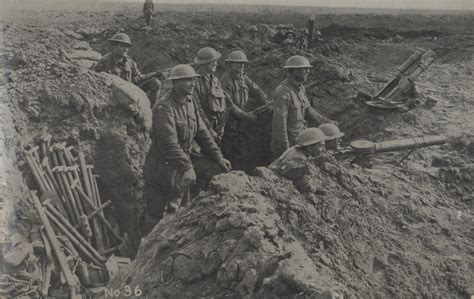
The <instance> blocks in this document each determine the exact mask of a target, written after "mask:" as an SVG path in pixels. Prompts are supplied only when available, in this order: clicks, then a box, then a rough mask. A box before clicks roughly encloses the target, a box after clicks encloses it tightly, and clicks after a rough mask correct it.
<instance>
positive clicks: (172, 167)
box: [143, 91, 223, 229]
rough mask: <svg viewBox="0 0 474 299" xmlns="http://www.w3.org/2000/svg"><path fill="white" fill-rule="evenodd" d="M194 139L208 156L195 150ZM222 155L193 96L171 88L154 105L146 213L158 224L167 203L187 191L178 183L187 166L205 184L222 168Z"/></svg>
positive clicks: (145, 172)
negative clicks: (178, 93)
mask: <svg viewBox="0 0 474 299" xmlns="http://www.w3.org/2000/svg"><path fill="white" fill-rule="evenodd" d="M194 141H195V142H196V143H197V144H198V145H199V146H200V147H201V152H202V153H203V154H204V155H205V157H204V156H201V155H194V154H193V152H192V150H193V146H192V144H193V142H194ZM222 159H223V156H222V153H221V151H220V149H219V148H218V147H217V145H216V143H215V142H214V140H213V139H212V137H211V135H210V134H209V131H208V130H207V128H206V125H205V124H204V122H203V119H202V117H201V116H200V114H199V112H198V106H197V104H196V101H195V100H194V98H193V97H192V96H188V97H186V98H185V99H184V100H179V98H178V97H177V96H176V94H175V93H174V92H173V91H171V92H170V93H169V95H168V97H167V98H166V99H164V100H163V101H160V103H159V104H157V105H156V106H155V107H154V109H153V127H152V144H151V147H150V150H149V151H148V154H147V157H146V160H145V166H144V170H143V177H144V180H145V192H144V200H145V204H146V214H147V217H148V218H151V219H153V221H154V222H155V224H156V223H157V222H158V221H159V220H160V219H161V218H162V217H163V213H164V211H165V208H166V206H167V204H168V203H169V202H173V201H175V200H176V199H178V198H180V197H182V196H183V194H184V193H186V192H187V191H188V190H183V189H182V188H180V186H178V184H177V182H179V180H180V178H181V177H182V176H183V174H184V173H185V172H186V171H187V170H189V169H191V168H194V170H195V172H196V177H197V184H198V185H201V186H205V184H207V182H208V181H209V179H210V178H211V177H212V176H213V175H215V174H217V173H220V172H223V170H222V168H221V167H220V166H219V165H218V164H217V162H218V161H220V160H222ZM149 229H150V228H149Z"/></svg>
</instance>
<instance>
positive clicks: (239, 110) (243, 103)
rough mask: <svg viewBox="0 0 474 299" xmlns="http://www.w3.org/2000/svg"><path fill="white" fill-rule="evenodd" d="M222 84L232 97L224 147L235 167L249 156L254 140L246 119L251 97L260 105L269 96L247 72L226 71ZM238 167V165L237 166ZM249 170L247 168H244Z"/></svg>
mask: <svg viewBox="0 0 474 299" xmlns="http://www.w3.org/2000/svg"><path fill="white" fill-rule="evenodd" d="M221 82H222V86H223V88H224V90H225V92H226V93H227V94H228V95H229V97H230V99H231V104H232V106H231V108H230V110H229V117H228V119H227V123H226V127H225V133H224V137H223V141H222V149H223V151H224V154H225V155H226V157H227V158H228V159H229V160H230V161H231V162H232V165H234V168H236V166H237V165H239V164H242V163H243V162H244V161H245V160H246V158H249V157H250V155H249V153H250V152H251V147H252V145H253V142H252V140H251V137H252V136H251V134H249V129H250V128H251V126H252V125H254V124H251V123H249V122H248V121H247V120H246V117H247V111H248V110H249V109H248V108H249V100H250V98H252V99H254V100H255V101H256V104H257V105H258V106H262V105H265V104H267V102H268V100H267V96H266V95H265V93H264V92H263V91H262V89H261V88H260V87H259V86H258V85H257V84H255V82H253V81H252V80H251V79H250V78H249V77H248V76H247V75H245V74H235V73H231V72H227V73H225V74H224V75H223V76H222V78H221ZM237 168H238V167H237ZM244 170H247V169H244Z"/></svg>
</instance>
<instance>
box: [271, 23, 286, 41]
mask: <svg viewBox="0 0 474 299" xmlns="http://www.w3.org/2000/svg"><path fill="white" fill-rule="evenodd" d="M284 40H285V34H283V28H282V26H281V25H278V26H277V32H276V33H275V35H274V36H273V42H274V43H275V44H278V45H279V44H281V43H282V42H283V41H284Z"/></svg>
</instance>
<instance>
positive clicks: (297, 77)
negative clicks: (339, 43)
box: [271, 55, 333, 158]
mask: <svg viewBox="0 0 474 299" xmlns="http://www.w3.org/2000/svg"><path fill="white" fill-rule="evenodd" d="M311 67H312V66H311V64H310V63H309V61H308V59H306V58H305V57H303V56H300V55H295V56H291V57H290V58H288V60H287V61H286V64H285V66H284V67H283V68H285V69H287V70H288V75H287V77H286V79H285V80H283V81H282V82H281V83H280V85H278V87H277V88H276V89H275V91H274V93H273V100H274V107H273V120H272V142H271V149H272V153H273V156H274V157H275V158H276V157H279V156H280V155H281V154H282V153H283V152H284V151H286V150H287V149H288V148H289V147H290V146H293V145H295V144H296V138H297V137H298V135H299V134H300V133H301V131H303V130H304V129H305V120H308V121H311V122H315V123H317V124H323V123H328V122H333V121H331V120H330V119H328V118H326V117H324V116H323V115H321V114H320V113H318V112H316V110H314V108H313V107H311V104H310V102H309V100H308V98H307V96H306V90H305V88H304V86H303V82H304V81H305V80H306V77H307V76H308V74H309V69H310V68H311Z"/></svg>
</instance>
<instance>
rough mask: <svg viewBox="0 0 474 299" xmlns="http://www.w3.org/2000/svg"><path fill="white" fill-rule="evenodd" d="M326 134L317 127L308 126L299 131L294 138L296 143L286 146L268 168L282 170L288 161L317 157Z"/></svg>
mask: <svg viewBox="0 0 474 299" xmlns="http://www.w3.org/2000/svg"><path fill="white" fill-rule="evenodd" d="M325 140H326V136H325V135H324V133H323V132H322V131H321V130H320V129H318V128H309V129H305V130H303V131H302V132H301V134H300V135H299V136H298V138H296V144H295V145H294V146H292V147H290V148H288V149H287V150H286V151H285V152H284V153H283V154H282V155H281V156H280V157H279V158H278V159H276V160H275V161H273V162H272V164H270V166H268V168H270V169H271V170H273V171H278V172H279V171H284V170H285V169H286V168H287V167H288V165H289V163H291V162H296V161H298V160H300V161H304V160H306V159H308V158H310V157H317V156H319V155H321V154H322V153H323V152H324V142H325Z"/></svg>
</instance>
